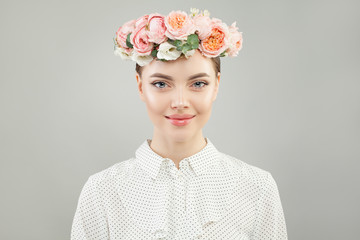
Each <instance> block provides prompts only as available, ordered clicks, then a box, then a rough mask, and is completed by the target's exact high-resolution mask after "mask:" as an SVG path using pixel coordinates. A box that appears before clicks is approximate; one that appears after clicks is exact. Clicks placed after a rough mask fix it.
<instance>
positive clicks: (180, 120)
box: [165, 114, 195, 126]
mask: <svg viewBox="0 0 360 240" xmlns="http://www.w3.org/2000/svg"><path fill="white" fill-rule="evenodd" d="M165 117H166V118H167V119H168V120H169V121H170V123H171V124H173V125H175V126H185V125H187V124H189V123H190V122H191V120H192V119H193V118H194V117H195V115H189V114H181V115H179V114H174V115H169V116H165Z"/></svg>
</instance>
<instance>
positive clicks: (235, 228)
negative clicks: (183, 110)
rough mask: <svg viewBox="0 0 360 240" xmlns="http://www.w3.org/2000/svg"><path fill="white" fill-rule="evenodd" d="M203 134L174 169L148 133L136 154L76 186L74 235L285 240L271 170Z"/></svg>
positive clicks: (79, 239)
mask: <svg viewBox="0 0 360 240" xmlns="http://www.w3.org/2000/svg"><path fill="white" fill-rule="evenodd" d="M205 140H206V142H207V143H206V146H205V147H204V148H203V149H201V151H199V152H197V153H196V154H194V155H192V156H190V157H187V158H184V159H182V160H181V161H180V163H179V169H177V168H176V166H175V164H174V162H173V161H172V160H171V159H169V158H163V157H161V156H160V155H158V154H157V153H155V152H154V151H153V150H152V149H151V147H150V143H151V140H150V139H146V140H145V141H144V142H143V143H142V144H141V145H140V146H139V147H138V149H137V150H136V151H135V157H133V158H130V159H128V160H125V161H123V162H119V163H116V164H114V165H113V166H111V167H109V168H107V169H105V170H102V171H100V172H98V173H95V174H93V175H91V176H90V177H89V178H88V180H87V181H86V183H85V185H84V186H83V188H82V190H81V193H80V197H79V200H78V204H77V208H76V212H75V216H74V219H73V223H72V229H71V239H72V240H85V239H87V240H90V239H94V240H95V239H101V240H103V239H104V240H105V239H111V240H119V239H182V240H183V239H209V240H215V239H217V240H218V239H228V240H231V239H234V240H235V239H242V240H250V239H253V240H260V239H261V240H262V239H263V240H265V239H273V240H287V232H286V224H285V217H284V213H283V209H282V204H281V200H280V195H279V191H278V188H277V184H276V182H275V180H274V178H273V177H272V175H271V173H270V172H268V171H265V170H263V169H260V168H258V167H256V166H252V165H250V164H248V163H246V162H243V161H241V160H239V159H237V158H235V157H233V156H230V155H227V154H225V153H222V152H219V151H218V150H217V149H216V148H215V146H214V145H213V143H212V142H211V141H210V139H209V138H205Z"/></svg>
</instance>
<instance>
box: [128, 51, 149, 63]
mask: <svg viewBox="0 0 360 240" xmlns="http://www.w3.org/2000/svg"><path fill="white" fill-rule="evenodd" d="M153 59H154V58H153V56H151V55H146V56H141V55H139V54H138V53H137V52H136V51H134V53H133V55H132V60H133V61H135V62H136V63H137V64H139V65H140V66H145V65H146V64H148V63H150V62H151V61H152V60H153Z"/></svg>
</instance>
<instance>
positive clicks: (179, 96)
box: [171, 87, 189, 109]
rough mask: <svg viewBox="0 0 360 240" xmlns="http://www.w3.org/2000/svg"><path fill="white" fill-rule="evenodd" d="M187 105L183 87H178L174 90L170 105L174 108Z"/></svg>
mask: <svg viewBox="0 0 360 240" xmlns="http://www.w3.org/2000/svg"><path fill="white" fill-rule="evenodd" d="M188 106H189V102H188V99H187V96H186V93H185V91H184V90H183V88H181V87H179V88H177V89H176V90H175V93H174V97H173V100H172V102H171V107H172V108H175V109H181V108H186V107H188Z"/></svg>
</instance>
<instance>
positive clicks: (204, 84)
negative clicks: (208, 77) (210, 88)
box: [194, 81, 209, 88]
mask: <svg viewBox="0 0 360 240" xmlns="http://www.w3.org/2000/svg"><path fill="white" fill-rule="evenodd" d="M197 83H200V84H201V83H202V84H203V85H201V86H200V85H199V84H197ZM206 85H209V84H208V83H207V82H203V81H199V82H195V83H194V86H200V87H195V88H202V87H204V86H206Z"/></svg>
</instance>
